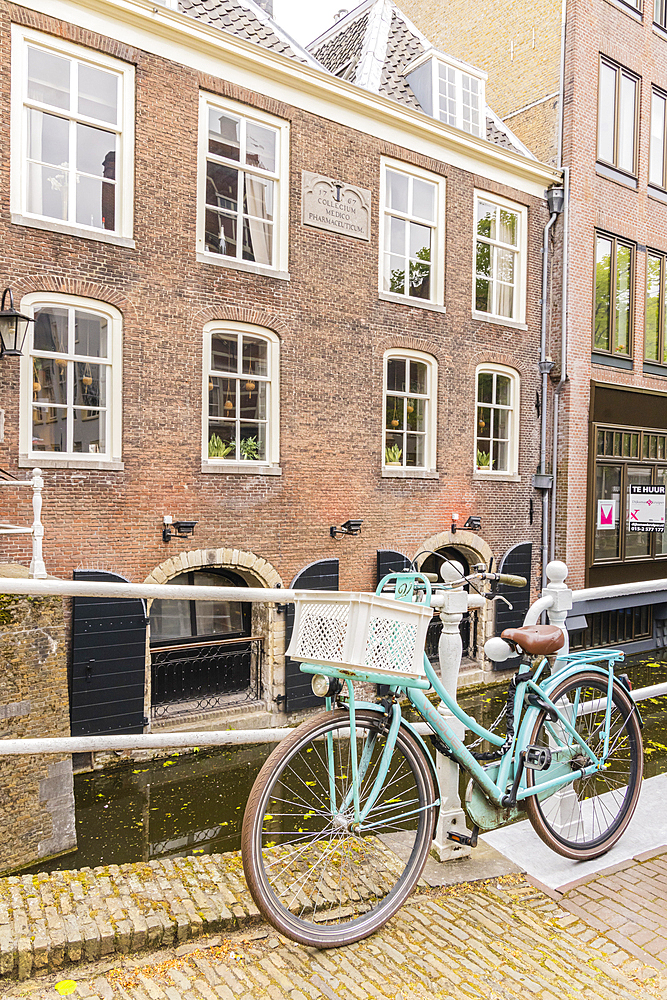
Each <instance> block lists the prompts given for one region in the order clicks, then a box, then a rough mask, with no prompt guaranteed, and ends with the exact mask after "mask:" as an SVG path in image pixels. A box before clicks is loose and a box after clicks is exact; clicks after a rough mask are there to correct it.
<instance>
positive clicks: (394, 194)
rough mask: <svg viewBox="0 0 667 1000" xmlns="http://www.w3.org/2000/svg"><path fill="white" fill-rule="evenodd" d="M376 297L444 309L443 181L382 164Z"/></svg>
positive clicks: (388, 162) (397, 165)
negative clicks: (377, 294)
mask: <svg viewBox="0 0 667 1000" xmlns="http://www.w3.org/2000/svg"><path fill="white" fill-rule="evenodd" d="M381 169H382V175H381V184H380V197H381V202H382V206H383V210H382V213H381V216H380V227H381V232H380V248H381V249H380V294H381V295H382V297H383V298H384V297H388V298H391V299H394V300H397V301H403V302H409V303H411V304H413V305H424V304H430V305H437V306H443V305H444V292H445V268H444V263H445V224H444V212H445V179H444V177H438V176H437V174H431V173H429V172H428V171H426V170H420V169H419V168H418V167H410V166H408V165H407V164H404V163H399V162H396V161H394V160H383V161H382V166H381Z"/></svg>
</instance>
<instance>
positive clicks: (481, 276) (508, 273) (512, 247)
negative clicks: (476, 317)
mask: <svg viewBox="0 0 667 1000" xmlns="http://www.w3.org/2000/svg"><path fill="white" fill-rule="evenodd" d="M520 224H521V216H520V213H519V212H518V211H512V210H511V209H510V208H507V207H506V206H504V205H500V204H494V203H493V202H491V201H487V200H486V199H485V198H483V197H478V198H477V199H476V235H475V266H476V279H475V309H476V310H477V311H478V312H483V313H489V314H490V315H493V316H499V317H506V318H508V319H516V318H517V317H518V315H519V310H520V302H519V294H518V291H519V283H520V270H519V264H520V260H519V255H520Z"/></svg>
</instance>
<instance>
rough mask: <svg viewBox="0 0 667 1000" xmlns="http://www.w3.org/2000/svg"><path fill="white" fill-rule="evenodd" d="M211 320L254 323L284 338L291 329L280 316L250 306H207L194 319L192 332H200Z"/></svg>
mask: <svg viewBox="0 0 667 1000" xmlns="http://www.w3.org/2000/svg"><path fill="white" fill-rule="evenodd" d="M211 320H221V321H222V322H224V321H225V320H231V321H232V322H234V323H252V324H253V325H254V326H263V327H264V329H265V330H272V331H273V332H274V333H276V334H278V336H279V337H284V336H286V334H288V333H289V327H288V326H287V324H286V323H284V322H283V320H281V319H280V318H279V317H278V316H275V315H274V314H273V313H269V312H265V311H264V310H263V309H253V308H251V307H248V306H230V305H211V306H205V307H204V308H202V309H200V310H199V311H198V312H196V313H195V314H194V316H193V317H192V323H191V328H192V330H200V329H201V327H203V326H204V324H205V323H208V322H210V321H211Z"/></svg>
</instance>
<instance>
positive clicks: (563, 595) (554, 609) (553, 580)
mask: <svg viewBox="0 0 667 1000" xmlns="http://www.w3.org/2000/svg"><path fill="white" fill-rule="evenodd" d="M567 573H568V570H567V566H566V565H565V563H564V562H560V561H559V560H558V559H554V560H553V561H552V562H550V563H548V564H547V580H548V581H549V582H548V584H547V586H546V587H545V588H544V589H543V591H542V596H543V597H547V596H548V597H551V598H552V599H553V603H552V605H551V607H550V608H548V609H547V616H548V618H549V624H550V625H557V626H558V628H560V629H562V630H563V634H564V636H565V645H564V646H563V649H562V650H561V656H567V654H568V652H569V649H570V640H569V636H568V632H567V628H566V627H565V619H566V618H567V613H568V611H570V610H571V608H572V591H571V590H570V589H569V587H567V586H566V585H565V577H566V576H567ZM556 669H558V661H556Z"/></svg>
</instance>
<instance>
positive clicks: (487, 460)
mask: <svg viewBox="0 0 667 1000" xmlns="http://www.w3.org/2000/svg"><path fill="white" fill-rule="evenodd" d="M492 464H493V463H492V462H491V455H490V454H489V452H488V451H481V450H480V449H479V448H478V449H477V470H478V472H490V471H491V466H492Z"/></svg>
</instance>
